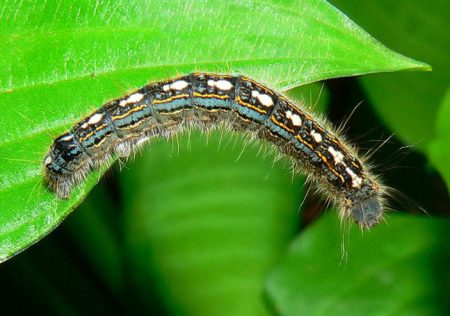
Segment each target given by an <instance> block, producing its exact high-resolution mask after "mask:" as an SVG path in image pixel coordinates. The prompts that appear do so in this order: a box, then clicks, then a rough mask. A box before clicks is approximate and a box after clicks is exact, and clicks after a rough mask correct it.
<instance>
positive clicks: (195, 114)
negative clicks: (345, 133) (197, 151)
mask: <svg viewBox="0 0 450 316" xmlns="http://www.w3.org/2000/svg"><path fill="white" fill-rule="evenodd" d="M218 125H225V126H230V127H231V128H232V129H235V130H239V131H243V132H246V133H251V134H252V135H255V136H258V137H259V138H261V139H264V140H267V141H269V142H270V143H272V144H273V145H275V146H276V147H277V148H278V149H279V150H280V151H281V152H282V153H284V154H286V155H287V156H289V157H291V158H292V160H293V161H294V163H295V166H296V167H298V168H299V170H301V171H303V172H304V173H306V174H308V175H309V177H308V178H310V179H311V180H312V181H313V182H314V183H315V184H316V186H317V187H318V188H319V189H320V190H321V191H322V192H323V193H324V195H325V196H326V197H327V198H329V199H330V200H331V201H333V202H334V203H336V204H337V205H338V207H339V209H340V216H341V217H342V218H348V217H352V218H353V219H354V220H355V221H356V222H357V223H358V224H359V225H360V227H362V228H370V227H372V226H374V225H376V224H377V223H379V221H380V220H381V218H382V215H383V209H384V198H383V197H384V195H385V189H384V187H383V186H382V185H381V184H380V183H379V181H378V179H377V178H376V177H375V176H374V175H372V174H371V172H370V170H369V167H367V166H366V165H365V164H364V163H363V162H362V160H361V159H359V158H358V157H357V155H356V154H354V153H353V150H352V149H351V147H350V146H349V145H347V144H346V143H345V141H343V140H342V139H340V137H338V136H337V133H336V132H335V131H333V129H332V128H331V127H329V125H330V124H328V123H325V122H323V121H321V120H319V119H316V118H314V116H313V115H312V114H311V113H308V112H307V111H305V110H303V109H301V108H300V107H299V106H297V105H295V104H294V103H293V102H292V101H290V100H289V99H287V98H286V97H285V96H283V95H280V94H278V93H276V92H274V91H273V90H271V89H269V88H267V87H266V86H264V85H262V84H260V83H257V82H255V81H254V80H252V79H249V78H247V77H244V76H231V75H220V74H209V73H191V74H189V75H187V76H181V77H177V78H174V79H170V80H166V81H159V82H153V83H150V84H148V85H146V86H144V87H143V88H141V89H139V90H136V91H134V92H132V93H130V94H128V95H126V96H124V97H122V98H119V99H115V100H112V101H110V102H107V103H106V104H105V105H104V106H102V107H101V108H100V109H98V110H97V111H95V112H94V113H91V114H90V115H89V116H87V117H86V118H84V119H83V120H81V121H80V122H79V123H77V124H76V125H75V126H74V127H73V128H72V130H71V131H69V132H68V133H65V134H63V135H61V136H59V137H58V138H56V139H55V140H54V142H53V145H52V146H51V149H50V151H49V153H48V154H47V155H46V156H45V158H44V166H45V177H46V180H47V182H48V184H49V187H50V189H51V190H53V191H55V192H56V194H57V196H58V197H59V198H63V199H66V198H68V197H69V196H70V192H71V191H72V188H73V187H74V186H75V185H77V184H79V183H80V182H82V181H83V180H84V179H85V178H86V176H87V174H88V173H89V171H90V170H92V169H94V168H97V167H99V166H100V165H102V164H103V163H104V162H106V161H108V160H109V159H110V158H111V157H112V156H113V155H115V156H119V157H127V156H129V155H130V153H131V152H132V151H133V150H135V149H136V148H137V147H139V146H140V145H142V144H143V143H145V142H147V141H148V140H149V139H151V138H153V137H155V136H162V137H170V136H172V135H174V134H175V133H177V132H178V131H180V130H182V129H183V128H184V127H186V126H195V127H199V128H201V129H202V130H207V129H209V128H211V127H214V126H218Z"/></svg>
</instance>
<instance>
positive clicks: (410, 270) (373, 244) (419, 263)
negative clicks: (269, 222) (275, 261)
mask: <svg viewBox="0 0 450 316" xmlns="http://www.w3.org/2000/svg"><path fill="white" fill-rule="evenodd" d="M388 222H389V225H379V226H377V227H376V228H374V229H373V230H371V231H370V232H369V233H364V234H362V233H361V232H360V231H359V230H358V229H357V228H356V227H353V228H352V229H351V230H350V232H349V231H347V230H346V229H342V226H341V227H340V225H339V222H338V221H336V219H335V216H334V214H330V215H328V216H326V217H324V218H322V219H321V220H319V221H318V222H317V223H316V224H315V225H313V226H311V227H310V228H309V229H308V230H307V231H305V232H304V233H303V234H302V235H301V236H299V237H298V238H297V240H295V242H294V243H293V244H292V245H291V247H290V249H289V252H288V254H287V255H286V257H285V259H284V260H283V261H282V262H281V264H280V265H279V267H277V268H276V269H275V271H273V273H272V274H271V276H270V278H269V279H268V282H267V292H268V296H269V298H270V300H271V302H272V304H273V307H274V309H275V311H276V312H277V315H278V314H279V315H282V316H287V315H311V316H314V315H448V313H449V312H450V304H449V303H448V299H447V293H448V292H449V290H450V286H449V284H450V282H449V281H450V273H449V272H448V271H449V270H448V262H449V259H450V251H449V248H448V244H449V242H450V239H449V235H448V229H449V228H450V221H449V220H443V219H431V218H423V217H422V218H420V217H416V218H414V217H411V216H404V215H402V216H400V215H392V216H389V218H388ZM348 234H350V236H348ZM347 241H349V242H347ZM343 243H344V245H345V246H346V249H345V256H344V257H343V252H342V248H341V245H343Z"/></svg>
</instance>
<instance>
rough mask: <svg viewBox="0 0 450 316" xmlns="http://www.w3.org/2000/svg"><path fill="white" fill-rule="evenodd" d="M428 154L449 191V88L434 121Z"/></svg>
mask: <svg viewBox="0 0 450 316" xmlns="http://www.w3.org/2000/svg"><path fill="white" fill-rule="evenodd" d="M428 156H429V157H430V160H431V162H432V163H433V165H434V166H435V167H436V169H437V170H438V171H439V172H440V173H441V175H442V176H443V177H444V180H445V182H446V184H447V190H448V191H449V192H450V164H449V163H448V162H449V161H450V88H449V89H448V90H447V93H446V95H445V98H444V100H443V101H442V104H441V108H440V110H439V113H438V117H437V121H436V137H435V138H434V140H433V141H432V142H431V144H430V146H429V148H428Z"/></svg>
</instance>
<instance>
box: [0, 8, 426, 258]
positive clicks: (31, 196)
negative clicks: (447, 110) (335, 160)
mask: <svg viewBox="0 0 450 316" xmlns="http://www.w3.org/2000/svg"><path fill="white" fill-rule="evenodd" d="M0 14H1V16H0V21H1V22H0V37H1V41H0V73H2V74H3V75H2V76H1V77H0V104H2V109H3V111H2V115H1V116H0V159H1V164H0V179H1V180H0V201H1V202H0V209H2V216H1V217H0V260H6V259H7V258H9V257H11V256H12V255H14V254H15V253H17V252H18V251H20V250H22V249H24V248H25V247H27V246H29V245H30V244H32V243H33V242H35V241H37V240H38V239H40V238H42V237H43V236H44V235H45V234H47V233H48V232H49V231H51V230H52V229H53V228H54V227H56V225H58V223H59V222H61V220H62V219H63V218H64V217H65V216H66V215H67V214H68V213H70V211H71V209H73V208H74V207H75V206H76V205H77V204H78V203H80V202H81V200H82V199H83V197H84V196H85V195H86V194H87V193H88V192H89V190H90V189H91V188H92V186H93V185H95V183H96V182H97V181H98V179H99V177H100V175H101V174H102V173H103V172H104V170H102V171H100V172H98V173H94V174H93V175H92V176H90V177H89V179H88V181H86V183H85V184H83V185H80V186H79V187H78V188H77V189H76V190H75V191H74V193H73V194H72V198H71V199H70V200H68V201H61V200H58V199H56V197H55V196H54V194H53V193H51V192H48V191H47V190H46V187H45V183H44V180H43V170H42V159H43V157H44V155H45V153H46V151H47V150H48V148H49V147H50V145H51V142H52V138H54V137H56V136H57V135H58V134H60V133H62V132H63V131H65V130H67V129H69V128H70V127H71V126H72V125H73V124H74V123H75V122H77V121H78V120H79V119H80V118H81V117H83V116H84V115H86V114H87V113H89V112H90V111H91V110H93V109H94V108H97V107H98V106H99V105H101V104H103V103H104V102H105V101H107V100H108V99H111V98H113V97H118V96H120V95H123V94H124V93H125V92H126V91H129V90H130V89H132V88H136V87H139V86H141V85H143V84H144V83H146V82H147V81H148V80H155V79H163V78H167V77H169V76H173V75H175V74H177V73H186V72H190V71H193V70H201V71H217V72H234V73H242V74H247V75H250V76H252V77H254V78H255V79H257V80H261V81H262V82H267V83H269V84H270V86H272V87H278V88H283V89H285V88H289V87H293V86H296V85H302V84H306V83H309V82H313V81H317V80H324V79H327V78H332V77H341V76H353V75H358V74H365V73H373V72H379V71H397V70H404V69H419V70H423V69H427V65H425V64H423V63H420V62H416V61H413V60H411V59H408V58H406V57H403V56H401V55H399V54H396V53H394V52H393V51H390V50H389V49H387V48H385V47H384V46H382V45H381V44H380V43H378V42H376V41H375V40H374V39H373V38H371V37H370V36H369V35H368V34H366V33H365V32H364V31H363V30H362V29H360V28H359V27H357V26H356V25H355V24H354V23H352V22H351V21H350V20H349V19H347V18H346V17H345V16H344V15H342V14H341V13H340V12H339V11H337V10H336V9H334V8H333V7H332V6H330V5H329V4H328V3H327V2H325V1H319V0H303V1H297V2H291V1H285V2H272V1H262V0H259V1H253V0H252V1H250V0H246V1H218V0H209V1H196V2H195V4H194V3H193V2H189V1H180V2H176V1H159V2H148V1H143V0H142V1H137V0H136V1H116V2H114V3H107V4H98V3H95V2H91V1H73V0H72V1H46V2H43V3H41V2H35V3H30V2H24V3H23V4H22V5H21V6H15V5H6V4H4V5H3V7H2V10H1V11H0Z"/></svg>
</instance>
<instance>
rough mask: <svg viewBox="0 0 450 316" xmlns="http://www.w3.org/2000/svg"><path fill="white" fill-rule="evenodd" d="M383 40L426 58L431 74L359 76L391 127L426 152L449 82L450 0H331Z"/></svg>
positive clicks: (375, 105) (401, 50) (403, 50)
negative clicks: (431, 69)
mask: <svg viewBox="0 0 450 316" xmlns="http://www.w3.org/2000/svg"><path fill="white" fill-rule="evenodd" d="M331 2H333V3H335V4H336V5H337V6H338V7H339V8H341V9H342V10H344V12H346V13H347V14H348V15H349V16H350V17H352V18H354V20H355V21H356V22H357V23H359V24H360V25H361V26H362V27H364V28H365V29H366V30H367V31H368V32H369V33H371V34H372V35H374V36H375V38H377V39H378V40H380V41H382V42H383V43H385V44H386V45H387V46H388V47H391V48H393V49H395V50H398V51H399V52H404V53H408V54H409V55H412V56H414V57H415V58H418V59H420V60H424V61H426V62H427V63H429V64H430V65H431V66H432V67H433V72H432V73H397V74H389V75H374V76H366V77H362V78H361V79H360V81H361V83H362V85H363V87H364V90H365V91H366V92H367V94H368V96H369V98H370V101H371V103H372V105H373V106H374V108H375V110H376V111H377V112H378V114H379V115H380V117H381V118H382V119H383V121H384V122H385V123H386V125H387V126H388V127H389V128H390V129H391V130H392V131H394V132H395V133H396V136H397V137H399V138H401V139H402V140H403V141H404V142H405V143H407V144H413V145H414V146H415V147H417V148H418V149H419V150H421V151H426V148H427V146H428V144H429V142H430V140H431V139H432V137H433V132H434V128H433V127H434V122H435V120H436V115H437V111H438V109H439V105H440V102H441V100H442V98H443V96H444V94H445V92H446V89H447V87H448V84H449V82H450V71H449V69H450V59H449V58H448V56H450V41H449V40H448V39H449V38H450V28H449V27H448V21H449V14H448V12H449V10H450V8H449V5H448V1H447V0H430V1H410V0H396V1H391V0H377V1H373V0H360V1H345V0H331Z"/></svg>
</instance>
